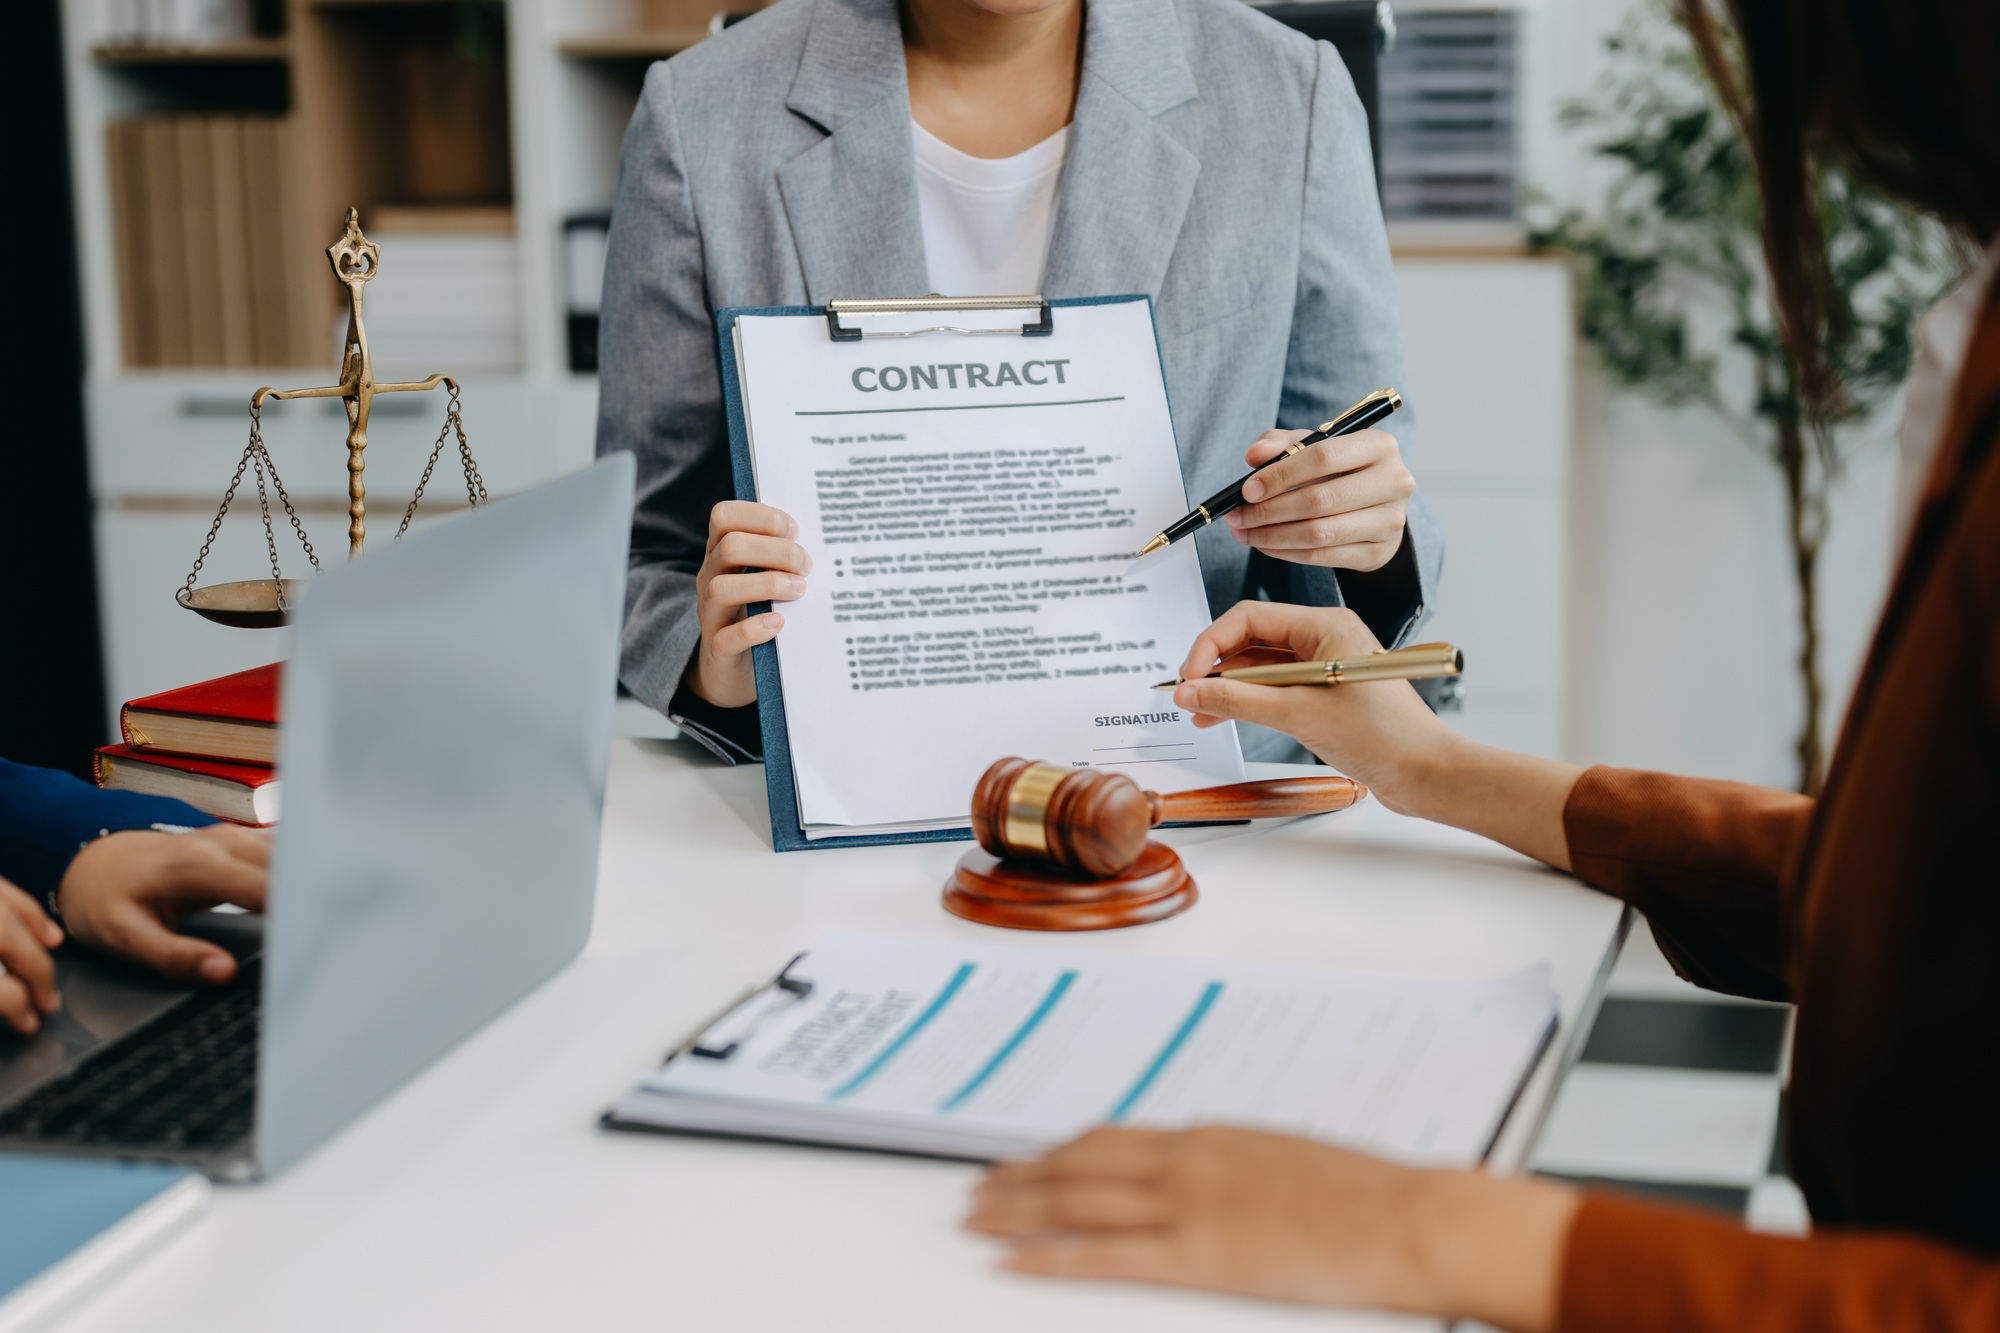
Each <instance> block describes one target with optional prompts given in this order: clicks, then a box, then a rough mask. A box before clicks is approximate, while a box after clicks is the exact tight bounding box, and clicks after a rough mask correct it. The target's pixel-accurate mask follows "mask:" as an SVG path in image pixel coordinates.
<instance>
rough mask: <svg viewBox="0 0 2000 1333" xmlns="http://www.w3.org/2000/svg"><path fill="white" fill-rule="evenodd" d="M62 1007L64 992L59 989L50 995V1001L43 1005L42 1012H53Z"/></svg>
mask: <svg viewBox="0 0 2000 1333" xmlns="http://www.w3.org/2000/svg"><path fill="white" fill-rule="evenodd" d="M60 1008H62V992H61V991H57V992H56V993H55V994H54V995H51V996H49V1002H48V1003H47V1004H45V1005H43V1006H42V1012H43V1013H45V1014H52V1013H54V1012H55V1011H56V1010H58V1009H60Z"/></svg>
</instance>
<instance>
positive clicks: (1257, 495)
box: [1243, 477, 1264, 504]
mask: <svg viewBox="0 0 2000 1333" xmlns="http://www.w3.org/2000/svg"><path fill="white" fill-rule="evenodd" d="M1243 498H1244V499H1246V500H1248V501H1250V503H1252V504H1255V503H1257V501H1259V500H1261V499H1263V498H1264V483H1263V482H1261V481H1258V480H1257V479H1256V478H1255V477H1252V478H1251V479H1250V480H1249V481H1246V482H1244V483H1243Z"/></svg>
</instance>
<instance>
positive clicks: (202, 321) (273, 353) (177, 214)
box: [106, 115, 327, 367]
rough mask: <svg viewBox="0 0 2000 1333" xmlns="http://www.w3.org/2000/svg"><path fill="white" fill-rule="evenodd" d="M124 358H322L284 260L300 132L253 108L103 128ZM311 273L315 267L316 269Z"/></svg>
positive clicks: (307, 309)
mask: <svg viewBox="0 0 2000 1333" xmlns="http://www.w3.org/2000/svg"><path fill="white" fill-rule="evenodd" d="M106 134H107V144H106V149H107V157H108V163H107V165H108V168H109V175H110V178H111V204H112V228H113V238H114V240H115V242H116V247H117V254H118V276H119V296H120V300H121V303H122V307H123V315H124V335H125V363H126V364H127V365H128V366H219V367H220V366H238V367H249V366H287V365H299V364H304V363H317V362H320V361H323V360H324V359H325V357H326V350H327V349H326V345H325V344H326V338H325V337H324V336H323V335H322V334H321V332H320V331H319V330H318V328H317V327H316V324H317V318H316V310H317V307H315V306H313V305H312V294H311V293H310V292H309V291H306V290H305V289H304V288H303V278H302V277H301V274H302V273H305V272H307V271H308V270H306V269H304V268H302V267H301V266H300V265H299V264H297V263H294V262H292V261H291V258H290V257H289V255H288V251H287V240H286V238H287V237H288V236H296V235H302V234H304V233H303V231H302V230H301V229H300V228H299V227H297V226H288V223H289V222H290V221H291V219H290V217H289V213H288V205H287V202H286V201H288V200H291V199H295V198H296V197H297V195H298V190H297V189H296V188H293V184H292V182H291V181H290V180H289V179H288V177H289V176H290V175H291V174H292V173H294V172H295V171H296V170H297V158H298V151H297V135H296V133H295V131H294V129H293V127H292V125H291V124H290V122H289V121H288V120H286V119H284V118H282V117H278V116H261V115H161V116H138V117H134V118H132V119H130V120H120V121H115V122H113V123H112V124H111V125H110V126H109V127H108V128H107V131H106ZM314 276H317V275H314Z"/></svg>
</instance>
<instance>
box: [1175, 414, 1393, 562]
mask: <svg viewBox="0 0 2000 1333" xmlns="http://www.w3.org/2000/svg"><path fill="white" fill-rule="evenodd" d="M1402 405H1403V395H1401V394H1399V393H1397V392H1396V391H1395V390H1394V389H1377V390H1376V391H1375V392H1374V393H1371V394H1369V395H1368V396H1367V397H1366V398H1363V399H1362V400H1361V401H1360V402H1358V403H1356V404H1355V405H1354V406H1352V407H1350V408H1348V409H1347V410H1346V411H1345V412H1342V413H1341V414H1340V415H1339V416H1337V417H1335V418H1334V419H1333V420H1331V421H1329V422H1327V423H1326V424H1325V425H1324V426H1321V427H1320V428H1319V429H1318V430H1316V431H1314V432H1313V433H1312V434H1310V435H1308V436H1306V437H1305V438H1304V439H1303V440H1300V441H1298V442H1297V443H1295V444H1288V445H1286V446H1285V452H1283V453H1282V454H1279V455H1278V457H1277V458H1274V459H1272V460H1271V463H1276V462H1280V461H1281V460H1283V459H1287V458H1290V457H1291V456H1292V455H1293V454H1296V453H1297V452H1298V451H1299V450H1301V449H1303V448H1305V447H1306V446H1307V445H1309V444H1318V443H1319V442H1320V441H1321V440H1330V439H1332V438H1333V437H1334V436H1336V435H1352V434H1353V433H1354V432H1355V431H1358V430H1367V429H1368V428H1369V427H1370V426H1372V425H1374V424H1375V423H1376V422H1378V421H1380V420H1381V419H1382V418H1383V417H1386V416H1388V415H1389V414H1390V413H1391V412H1394V411H1395V410H1396V409H1397V408H1399V407H1401V406H1402ZM1271 463H1266V464H1264V467H1260V468H1256V469H1254V470H1253V471H1251V472H1250V473H1249V475H1247V476H1245V477H1243V478H1242V479H1241V480H1239V481H1236V482H1233V483H1231V484H1230V485H1229V486H1227V487H1225V488H1223V489H1222V490H1219V491H1217V492H1216V493H1215V494H1214V495H1211V496H1209V497H1208V498H1207V499H1206V500H1203V501H1202V502H1201V503H1200V504H1198V505H1196V506H1195V507H1194V509H1193V511H1192V512H1190V513H1187V514H1184V515H1182V516H1181V517H1180V518H1177V519H1175V520H1174V521H1173V522H1171V523H1169V524H1168V525H1167V529H1166V531H1165V532H1162V533H1161V534H1160V535H1159V536H1157V537H1155V538H1153V540H1151V541H1149V542H1147V543H1146V544H1145V545H1144V546H1142V547H1140V548H1139V554H1140V555H1151V554H1152V553H1153V552H1155V551H1157V550H1159V549H1160V548H1161V547H1163V546H1168V545H1171V544H1172V543H1174V542H1177V541H1179V540H1180V539H1181V538H1183V537H1185V536H1187V535H1188V534H1189V533H1191V532H1199V531H1200V530H1201V529H1203V528H1205V527H1207V526H1208V525H1209V524H1211V523H1213V522H1215V520H1216V519H1218V518H1221V517H1222V516H1223V515H1224V514H1226V513H1228V512H1229V511H1230V510H1232V509H1234V508H1236V506H1238V505H1240V504H1242V503H1243V483H1244V482H1246V481H1248V480H1250V478H1251V477H1254V476H1256V475H1257V473H1259V472H1262V471H1263V470H1264V468H1265V467H1269V466H1271Z"/></svg>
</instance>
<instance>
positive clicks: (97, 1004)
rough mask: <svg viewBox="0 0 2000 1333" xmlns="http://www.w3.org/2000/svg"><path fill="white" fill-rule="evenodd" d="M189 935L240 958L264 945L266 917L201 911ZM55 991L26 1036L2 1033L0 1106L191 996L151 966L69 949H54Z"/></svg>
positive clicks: (185, 925) (186, 926)
mask: <svg viewBox="0 0 2000 1333" xmlns="http://www.w3.org/2000/svg"><path fill="white" fill-rule="evenodd" d="M181 929H182V930H183V931H184V932H186V933H187V934H189V935H196V936H199V937H200V938H202V939H205V940H210V941H212V942H214V943H216V944H220V945H221V946H222V947H223V948H225V949H227V950H229V952H231V953H232V954H235V955H236V956H237V957H238V958H247V957H250V956H251V955H253V954H255V953H257V952H258V951H259V950H260V949H261V948H262V947H263V938H264V918H263V917H261V916H252V915H250V914H248V913H222V912H200V913H197V914H196V915H194V916H192V917H190V918H188V919H187V920H186V921H184V922H182V923H181ZM55 961H56V986H57V988H58V989H59V990H61V992H62V997H63V1007H62V1008H60V1009H58V1010H57V1011H56V1012H55V1013H53V1014H51V1015H49V1016H48V1017H47V1018H46V1019H44V1020H43V1022H42V1030H41V1031H39V1032H37V1033H36V1034H35V1035H34V1036H32V1037H20V1036H16V1035H15V1034H14V1033H13V1032H12V1031H11V1030H6V1029H0V1106H11V1105H12V1104H13V1103H15V1102H16V1101H19V1100H20V1099H21V1097H23V1096H24V1095H26V1094H27V1093H28V1092H29V1091H30V1090H31V1089H33V1088H35V1087H38V1086H40V1085H41V1084H42V1083H45V1082H47V1081H48V1080H49V1079H51V1078H54V1077H55V1076H56V1075H57V1074H60V1073H61V1072H62V1071H63V1070H65V1069H67V1068H68V1067H69V1066H70V1065H72V1064H74V1063H76V1062H77V1061H78V1060H80V1059H82V1058H83V1057H84V1056H86V1055H88V1054H89V1053H90V1052H92V1051H94V1050H96V1049H97V1048H98V1047H100V1046H102V1045H104V1044H105V1043H106V1042H111V1041H116V1040H117V1039H118V1038H120V1037H122V1036H124V1035H125V1034H126V1033H128V1032H130V1031H132V1030H133V1029H134V1028H136V1027H139V1026H140V1025H142V1024H145V1023H149V1022H151V1021H152V1020H153V1019H155V1018H158V1017H159V1016H160V1015H161V1014H164V1013H165V1012H166V1011H167V1010H169V1009H171V1008H173V1007H174V1006H175V1005H176V1004H178V1003H180V1002H181V1001H182V1000H184V999H186V998H187V997H188V996H190V995H192V994H194V988H193V987H191V986H183V985H180V984H179V983H177V982H172V981H168V980H166V979H165V978H163V977H161V976H159V975H158V974H157V973H154V972H153V971H151V970H150V969H147V968H144V967H140V966H138V965H137V964H134V963H128V962H124V961H122V960H120V959H116V958H107V957H105V956H104V955H103V954H99V953H92V952H90V951H89V950H87V949H84V948H81V947H79V946H77V945H75V944H65V945H64V946H63V947H62V948H60V949H58V950H56V954H55Z"/></svg>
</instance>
